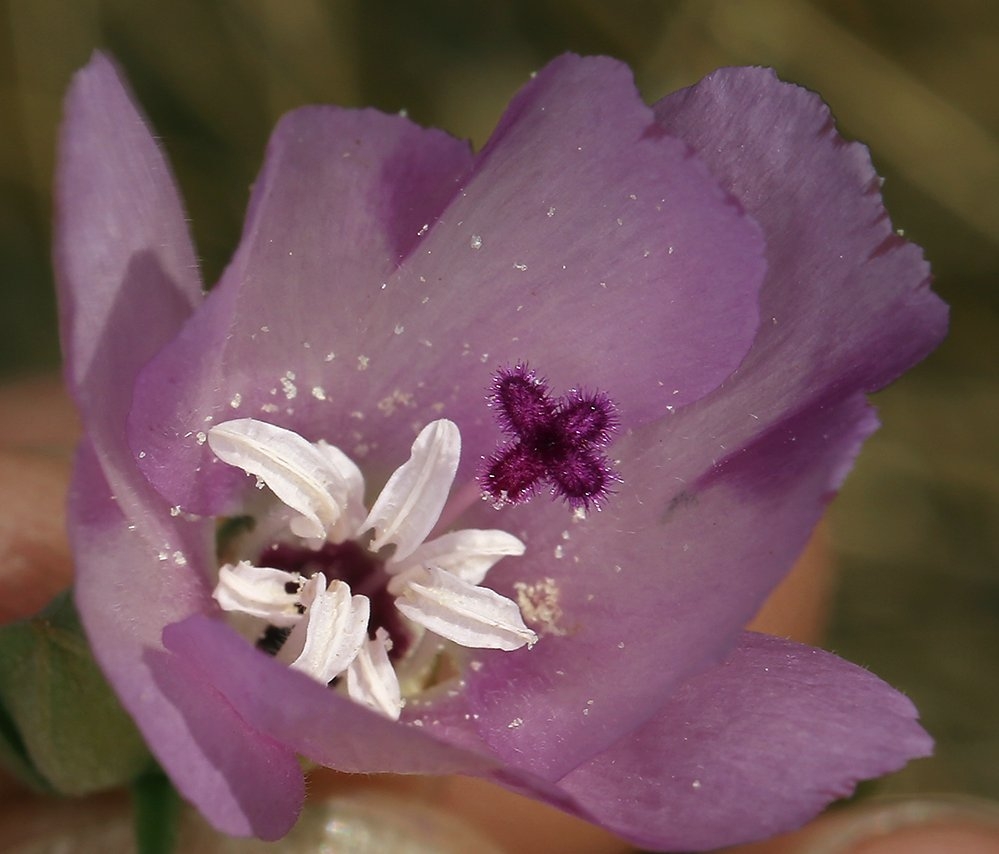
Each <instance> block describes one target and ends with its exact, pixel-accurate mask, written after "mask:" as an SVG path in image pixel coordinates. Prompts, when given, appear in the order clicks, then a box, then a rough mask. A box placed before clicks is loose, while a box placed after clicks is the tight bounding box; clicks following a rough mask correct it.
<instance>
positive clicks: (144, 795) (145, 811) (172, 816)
mask: <svg viewBox="0 0 999 854" xmlns="http://www.w3.org/2000/svg"><path fill="white" fill-rule="evenodd" d="M132 803H133V807H134V813H135V847H136V851H137V852H138V854H171V852H172V851H173V850H174V849H175V848H176V847H177V823H178V820H179V818H180V798H179V797H178V795H177V790H176V789H174V787H173V784H172V783H171V782H170V780H169V779H167V777H166V775H165V774H164V773H163V772H162V771H157V772H155V773H152V774H146V775H145V776H143V777H140V778H139V779H138V780H136V781H135V783H134V784H133V785H132Z"/></svg>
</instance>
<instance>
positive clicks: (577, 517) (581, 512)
mask: <svg viewBox="0 0 999 854" xmlns="http://www.w3.org/2000/svg"><path fill="white" fill-rule="evenodd" d="M585 518H586V508H585V507H577V508H576V509H575V510H573V511H572V521H573V522H582V521H583V520H584V519H585Z"/></svg>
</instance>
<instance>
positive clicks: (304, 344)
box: [302, 341, 312, 350]
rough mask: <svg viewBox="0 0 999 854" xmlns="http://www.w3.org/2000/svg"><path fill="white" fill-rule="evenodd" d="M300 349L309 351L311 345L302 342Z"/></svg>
mask: <svg viewBox="0 0 999 854" xmlns="http://www.w3.org/2000/svg"><path fill="white" fill-rule="evenodd" d="M302 348H303V349H305V350H311V349H312V345H311V344H310V343H309V342H308V341H303V342H302Z"/></svg>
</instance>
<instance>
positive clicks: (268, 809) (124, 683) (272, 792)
mask: <svg viewBox="0 0 999 854" xmlns="http://www.w3.org/2000/svg"><path fill="white" fill-rule="evenodd" d="M128 509H129V511H130V512H129V515H125V508H124V507H122V506H121V504H120V503H119V502H118V501H116V499H115V496H114V495H113V494H112V493H111V489H110V488H109V487H108V485H107V482H106V480H105V478H104V475H103V473H102V472H101V470H100V467H99V464H98V462H97V459H96V456H95V454H94V452H93V450H92V449H91V448H90V447H88V446H86V445H85V446H84V447H82V448H81V449H80V451H79V453H78V454H77V464H76V470H75V472H74V478H73V484H72V486H71V490H70V506H69V514H70V518H71V519H72V520H73V526H72V530H71V541H72V546H73V554H74V556H75V557H76V566H77V577H76V586H75V599H76V605H77V608H78V609H79V611H80V616H81V617H82V619H83V624H84V627H85V628H86V631H87V637H88V639H89V640H90V644H91V647H92V648H93V650H94V654H95V656H96V657H97V660H98V662H99V663H100V665H101V667H102V668H103V670H104V672H105V674H106V675H107V676H108V678H109V679H110V680H111V682H112V684H113V685H114V687H115V690H116V691H117V693H118V696H119V698H120V699H121V701H122V704H123V705H124V706H125V708H126V709H127V710H128V712H129V714H131V715H132V717H133V718H134V719H135V722H136V723H137V724H138V726H139V728H140V729H141V731H142V734H143V736H144V737H145V739H146V742H147V744H148V745H149V747H150V749H151V750H152V752H153V754H154V755H155V756H156V758H157V760H158V761H159V763H160V765H162V767H163V768H164V769H165V770H166V772H167V773H168V774H169V775H170V778H171V780H173V782H174V784H175V785H176V786H177V788H178V790H179V791H180V792H181V794H182V795H184V797H185V798H187V799H188V800H189V801H191V802H192V803H195V804H197V805H198V808H199V809H200V810H201V811H202V812H203V813H204V815H205V816H206V817H207V818H208V819H209V820H210V821H211V822H212V823H213V824H214V825H215V826H216V827H218V828H219V829H221V830H223V831H225V832H227V833H232V834H236V835H250V834H253V835H257V836H261V837H264V838H268V839H276V838H278V837H280V836H282V835H283V834H285V833H286V832H287V831H288V830H289V829H290V827H291V826H292V824H293V823H294V820H295V817H296V815H297V813H298V810H299V808H300V806H301V802H302V799H303V795H304V789H303V785H302V774H301V769H300V767H299V765H298V761H297V759H296V756H295V753H294V752H293V751H292V750H290V749H289V748H287V747H286V746H283V745H279V744H277V743H276V742H274V741H273V739H271V738H270V737H269V735H268V734H266V733H262V732H260V731H259V730H256V729H253V728H252V727H251V726H249V725H247V724H246V723H245V721H244V719H243V718H242V717H241V716H240V715H238V714H237V713H236V712H235V711H234V709H233V707H232V705H231V704H230V703H229V702H228V701H227V700H226V699H225V697H223V696H222V695H221V694H220V693H219V692H218V690H217V689H216V688H215V687H214V686H212V685H211V684H210V683H209V682H207V681H206V680H205V679H204V678H203V677H201V676H199V675H198V673H197V671H195V670H194V669H192V666H191V664H190V662H182V661H169V662H168V663H167V664H165V665H164V666H162V667H160V666H157V665H158V664H159V663H160V662H162V660H163V658H164V657H165V656H166V655H167V654H166V652H165V651H163V644H162V641H161V634H162V631H163V626H165V625H169V624H170V623H173V622H176V621H178V620H183V619H185V618H186V617H188V616H190V615H192V614H199V613H203V612H204V611H206V610H208V609H209V608H210V607H211V604H210V603H211V600H210V598H209V592H208V590H207V589H206V586H205V583H204V581H203V577H202V576H199V575H196V574H195V573H194V572H192V571H191V567H190V565H189V564H185V565H180V564H178V560H180V559H181V557H183V560H185V561H193V560H195V559H196V557H197V556H203V555H204V554H205V553H206V552H208V551H209V550H210V549H209V543H210V536H211V531H210V530H206V529H205V527H204V526H203V525H197V524H190V523H183V522H180V521H179V520H177V519H172V518H171V517H170V516H169V513H168V511H167V508H166V507H165V506H162V505H161V506H159V507H157V506H155V505H152V504H150V505H149V506H147V507H146V508H144V512H142V511H139V509H138V508H136V507H130V508H128ZM156 537H160V538H161V539H158V540H157V539H156Z"/></svg>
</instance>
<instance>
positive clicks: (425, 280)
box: [420, 276, 427, 284]
mask: <svg viewBox="0 0 999 854" xmlns="http://www.w3.org/2000/svg"><path fill="white" fill-rule="evenodd" d="M420 281H421V282H423V283H424V284H426V282H427V277H426V276H420Z"/></svg>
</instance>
